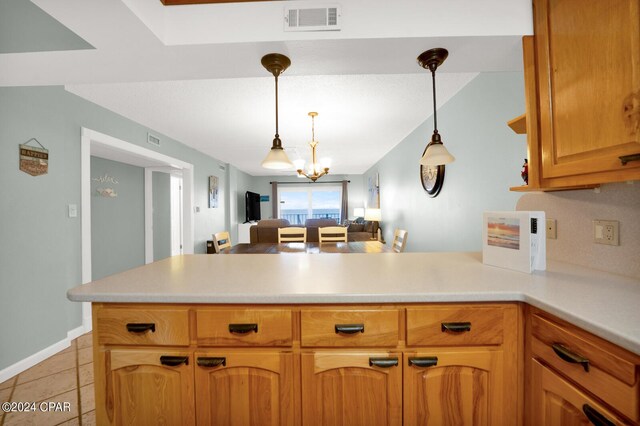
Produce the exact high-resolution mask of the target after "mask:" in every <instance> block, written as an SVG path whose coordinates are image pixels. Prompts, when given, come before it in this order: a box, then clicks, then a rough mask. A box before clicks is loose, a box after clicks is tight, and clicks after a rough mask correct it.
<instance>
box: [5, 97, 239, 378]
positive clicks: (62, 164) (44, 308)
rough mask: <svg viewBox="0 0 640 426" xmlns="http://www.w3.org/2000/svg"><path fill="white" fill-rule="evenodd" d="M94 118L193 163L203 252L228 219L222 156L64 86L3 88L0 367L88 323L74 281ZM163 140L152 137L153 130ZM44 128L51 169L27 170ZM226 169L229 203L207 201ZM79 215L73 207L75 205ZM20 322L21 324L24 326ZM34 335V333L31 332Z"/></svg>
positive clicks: (97, 124)
mask: <svg viewBox="0 0 640 426" xmlns="http://www.w3.org/2000/svg"><path fill="white" fill-rule="evenodd" d="M81 127H87V128H89V129H92V130H96V131H98V132H101V133H105V134H108V135H110V136H113V137H116V138H118V139H122V140H124V141H127V142H130V143H133V144H136V145H140V146H143V147H145V148H148V149H152V150H156V151H159V152H161V153H163V154H166V155H169V156H171V157H174V158H177V159H180V160H182V161H185V162H188V163H191V164H193V165H194V191H195V192H194V200H195V205H196V206H198V207H200V212H199V213H196V214H195V216H194V228H195V235H194V246H195V252H196V253H205V252H206V240H207V239H210V235H211V233H212V232H213V230H217V229H222V228H223V227H224V226H225V219H226V218H225V209H226V204H227V203H226V202H225V197H226V192H227V181H226V175H224V174H220V173H219V172H220V169H219V166H220V164H224V163H221V162H220V161H218V160H216V159H213V158H211V157H209V156H207V155H205V154H203V153H201V152H199V151H196V150H194V149H192V148H189V147H187V146H185V145H183V144H181V143H179V142H178V141H175V140H172V139H170V138H168V137H166V136H163V135H160V134H158V132H154V131H153V130H151V129H148V128H146V127H144V126H141V125H139V124H137V123H135V122H133V121H131V120H129V119H127V118H124V117H122V116H120V115H117V114H115V113H113V112H111V111H108V110H106V109H104V108H101V107H99V106H97V105H95V104H92V103H90V102H88V101H86V100H84V99H81V98H79V97H77V96H75V95H72V94H70V93H68V92H66V91H65V90H64V89H63V88H62V87H28V88H24V87H13V88H0V182H2V184H3V189H2V197H0V200H1V201H0V236H1V241H2V243H1V244H0V289H1V290H2V295H1V296H0V341H1V342H9V344H3V345H2V350H0V370H2V369H3V368H5V367H7V366H10V365H12V364H14V363H16V362H17V361H19V360H22V359H24V358H26V357H28V356H30V355H32V354H34V353H36V352H38V351H40V350H42V349H44V348H46V347H48V346H50V345H52V344H54V343H56V342H59V341H60V340H62V339H64V338H65V337H66V336H67V331H69V330H72V329H74V328H76V327H78V326H80V325H81V322H82V319H81V305H80V304H79V303H73V302H69V301H68V300H67V298H66V291H67V290H68V289H70V288H71V287H75V286H76V285H78V284H80V282H81V264H80V256H81V246H80V241H81V239H80V237H81V235H80V213H81V212H80V211H79V209H80V129H81ZM148 131H151V132H153V133H154V134H156V135H159V136H160V139H161V146H160V147H159V148H156V147H154V146H153V145H150V144H148V143H146V139H147V132H148ZM32 137H35V138H37V139H38V140H39V141H40V142H41V143H42V144H43V145H44V146H45V147H46V148H48V149H49V154H50V158H49V173H48V174H47V175H44V176H38V177H33V176H29V175H27V174H26V173H23V172H21V171H19V170H18V144H20V143H24V142H26V141H27V140H29V139H30V138H32ZM211 174H216V175H218V176H219V177H220V189H221V207H220V208H218V209H208V208H207V190H208V176H209V175H211ZM68 204H76V205H77V206H78V217H77V218H69V217H68V216H67V205H68ZM17 325H19V327H18V326H17ZM25 336H28V338H25Z"/></svg>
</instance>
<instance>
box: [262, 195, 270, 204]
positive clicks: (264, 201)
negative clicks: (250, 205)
mask: <svg viewBox="0 0 640 426" xmlns="http://www.w3.org/2000/svg"><path fill="white" fill-rule="evenodd" d="M260 202H261V203H268V202H269V196H268V195H261V196H260Z"/></svg>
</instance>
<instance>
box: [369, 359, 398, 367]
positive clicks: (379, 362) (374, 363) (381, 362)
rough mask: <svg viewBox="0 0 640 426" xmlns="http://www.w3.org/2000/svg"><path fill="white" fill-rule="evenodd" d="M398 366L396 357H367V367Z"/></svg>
mask: <svg viewBox="0 0 640 426" xmlns="http://www.w3.org/2000/svg"><path fill="white" fill-rule="evenodd" d="M397 366H398V357H390V358H369V367H380V368H390V367H397Z"/></svg>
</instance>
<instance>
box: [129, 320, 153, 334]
mask: <svg viewBox="0 0 640 426" xmlns="http://www.w3.org/2000/svg"><path fill="white" fill-rule="evenodd" d="M149 330H151V332H152V333H155V332H156V325H155V324H154V323H152V322H149V323H146V322H145V323H140V322H130V323H128V324H127V331H128V332H129V333H144V332H145V331H149Z"/></svg>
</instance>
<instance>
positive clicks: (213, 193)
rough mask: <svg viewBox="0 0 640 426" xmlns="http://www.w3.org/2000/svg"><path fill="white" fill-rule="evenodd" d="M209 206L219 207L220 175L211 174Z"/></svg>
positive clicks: (211, 207) (212, 207)
mask: <svg viewBox="0 0 640 426" xmlns="http://www.w3.org/2000/svg"><path fill="white" fill-rule="evenodd" d="M209 208H210V209H215V208H218V177H217V176H209Z"/></svg>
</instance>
